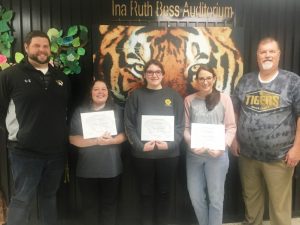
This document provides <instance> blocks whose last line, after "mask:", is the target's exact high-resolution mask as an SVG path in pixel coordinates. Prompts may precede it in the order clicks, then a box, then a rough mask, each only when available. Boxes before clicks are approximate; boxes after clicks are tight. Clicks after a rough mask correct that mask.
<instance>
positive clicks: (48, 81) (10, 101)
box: [0, 60, 70, 154]
mask: <svg viewBox="0 0 300 225" xmlns="http://www.w3.org/2000/svg"><path fill="white" fill-rule="evenodd" d="M69 93H70V84H69V80H68V77H67V76H65V75H64V74H63V73H62V72H60V71H58V70H56V69H55V68H53V67H52V66H51V65H49V69H48V72H47V73H46V74H45V75H44V74H43V73H42V72H41V71H39V70H36V69H35V68H34V67H33V66H32V65H31V64H30V63H28V61H27V60H24V62H22V63H20V64H17V65H15V66H12V67H10V68H8V69H6V70H4V71H2V72H1V73H0V122H1V125H4V122H5V123H6V128H7V131H8V139H9V141H13V142H15V143H16V145H17V148H18V149H20V150H22V151H23V150H24V151H29V152H33V153H43V154H52V153H54V154H55V153H60V152H63V151H64V149H65V144H66V141H67V126H66V118H67V105H68V101H69Z"/></svg>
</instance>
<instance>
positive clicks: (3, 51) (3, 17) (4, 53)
mask: <svg viewBox="0 0 300 225" xmlns="http://www.w3.org/2000/svg"><path fill="white" fill-rule="evenodd" d="M13 16H14V13H13V11H12V10H7V9H5V8H4V7H2V6H1V5H0V70H4V69H5V68H7V67H9V66H10V63H9V62H11V47H12V43H13V42H14V37H13V35H12V27H11V24H12V18H13ZM16 57H17V58H15V60H16V61H19V60H20V57H21V58H22V56H21V55H20V54H19V53H18V54H16Z"/></svg>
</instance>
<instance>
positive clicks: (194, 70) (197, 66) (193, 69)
mask: <svg viewBox="0 0 300 225" xmlns="http://www.w3.org/2000/svg"><path fill="white" fill-rule="evenodd" d="M199 67H200V65H193V66H192V68H191V70H192V72H193V73H196V72H197V70H198V69H199Z"/></svg>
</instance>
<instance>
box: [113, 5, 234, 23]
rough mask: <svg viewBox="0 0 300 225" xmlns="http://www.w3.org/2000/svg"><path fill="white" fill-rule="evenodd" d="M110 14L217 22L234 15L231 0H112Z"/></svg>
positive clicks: (229, 18) (122, 17)
mask: <svg viewBox="0 0 300 225" xmlns="http://www.w3.org/2000/svg"><path fill="white" fill-rule="evenodd" d="M111 3H112V5H111V15H112V17H113V18H115V19H120V20H122V19H131V20H132V19H147V20H149V19H153V20H180V19H184V20H185V21H186V20H187V19H191V20H197V21H203V22H218V21H230V20H232V19H233V17H234V7H233V3H232V1H231V0H223V1H222V0H221V1H213V0H206V1H201V0H200V1H197V0H189V1H180V0H177V1H174V0H173V1H168V0H156V1H154V0H148V1H145V0H144V1H141V0H129V1H128V0H127V1H125V0H123V1H122V0H112V1H111Z"/></svg>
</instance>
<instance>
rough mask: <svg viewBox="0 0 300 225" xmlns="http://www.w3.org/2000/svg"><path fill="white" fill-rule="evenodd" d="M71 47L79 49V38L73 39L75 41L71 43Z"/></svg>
mask: <svg viewBox="0 0 300 225" xmlns="http://www.w3.org/2000/svg"><path fill="white" fill-rule="evenodd" d="M72 45H73V47H75V48H77V47H79V46H80V38H79V37H77V38H75V39H74V40H73V41H72Z"/></svg>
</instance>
